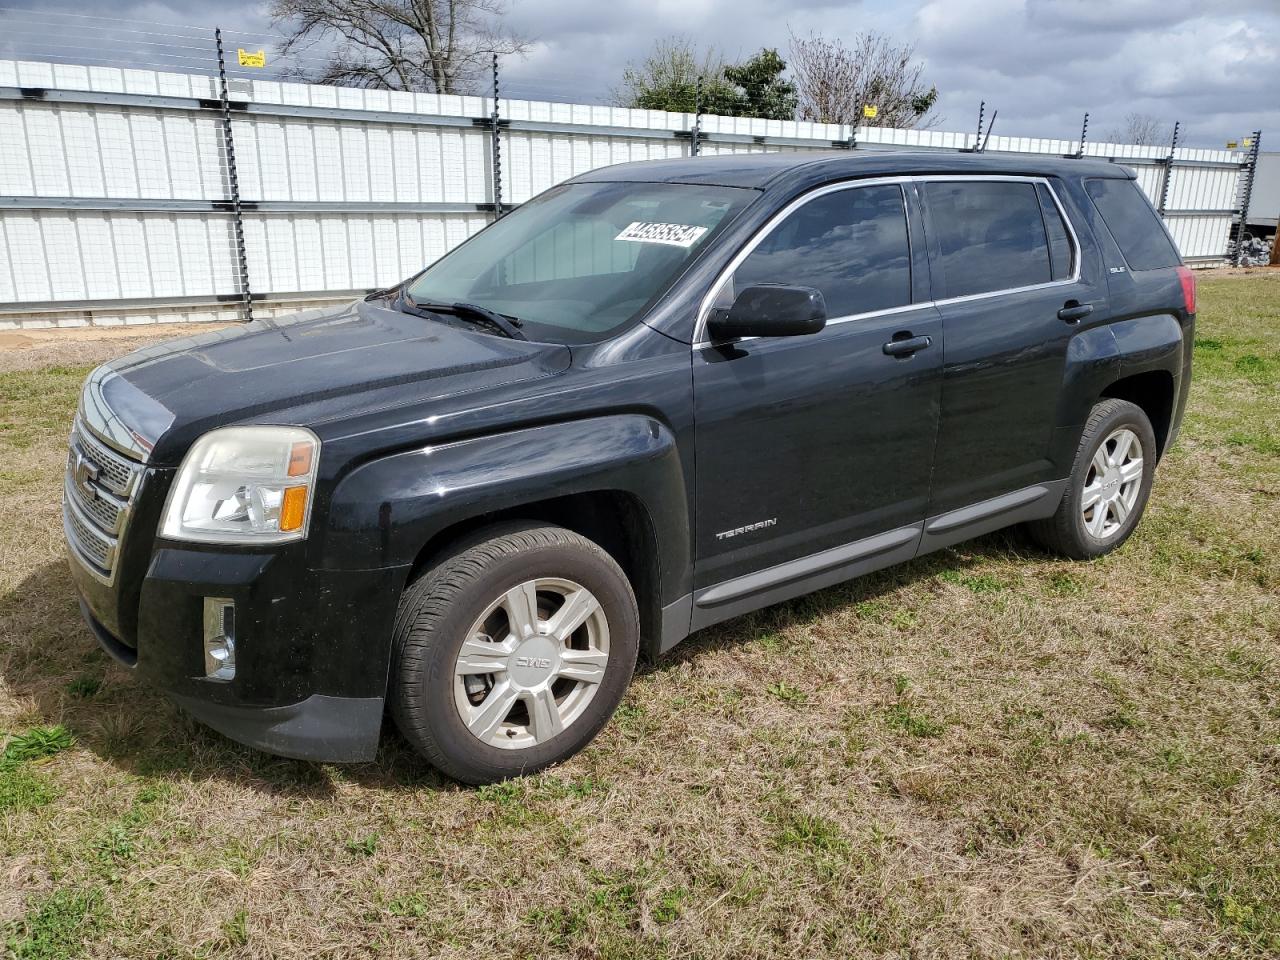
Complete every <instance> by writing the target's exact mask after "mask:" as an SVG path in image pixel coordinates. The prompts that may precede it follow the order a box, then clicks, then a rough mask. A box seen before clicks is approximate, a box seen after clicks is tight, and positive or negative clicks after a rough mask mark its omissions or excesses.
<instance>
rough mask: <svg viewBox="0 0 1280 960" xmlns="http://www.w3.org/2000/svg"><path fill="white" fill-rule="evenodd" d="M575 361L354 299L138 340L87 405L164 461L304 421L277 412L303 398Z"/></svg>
mask: <svg viewBox="0 0 1280 960" xmlns="http://www.w3.org/2000/svg"><path fill="white" fill-rule="evenodd" d="M569 361H570V352H569V348H568V347H565V346H561V345H556V344H543V343H531V342H526V341H522V340H509V339H506V338H503V337H499V336H491V335H489V334H486V333H482V332H479V331H471V330H468V329H464V328H460V327H455V326H452V325H450V324H446V323H443V322H439V321H435V320H430V319H425V318H422V317H417V316H412V315H410V314H405V313H401V312H399V311H398V310H391V309H388V308H387V307H385V306H383V305H381V304H379V303H372V302H370V303H367V302H364V301H357V302H355V303H352V304H349V305H347V306H344V307H340V308H336V309H331V310H316V311H308V312H305V313H298V314H294V315H291V316H287V317H280V318H272V319H269V320H257V321H254V322H252V323H246V324H243V325H240V326H236V327H229V328H226V329H222V330H216V331H211V332H207V333H203V334H200V335H197V336H193V337H187V338H184V339H180V340H174V341H169V342H166V343H163V344H157V345H155V346H151V347H145V348H143V349H141V350H137V351H135V352H133V353H130V354H127V355H126V356H124V357H121V358H120V359H118V360H113V361H111V362H110V363H108V364H105V365H104V366H102V367H99V368H98V369H97V370H95V371H94V372H93V373H92V374H91V375H90V377H89V379H88V381H87V382H86V384H85V389H84V393H83V395H82V397H81V408H82V410H83V411H84V413H85V416H86V420H87V421H88V422H89V424H90V426H92V427H93V428H94V429H95V430H97V431H98V432H99V433H101V434H103V435H104V437H105V439H107V440H109V441H110V442H111V443H113V444H114V445H115V446H117V447H119V448H120V449H123V450H125V451H127V452H130V453H132V454H134V455H135V456H138V457H139V458H141V459H143V460H147V461H149V462H151V463H155V464H158V465H164V464H166V463H170V462H173V463H176V461H177V460H178V459H180V458H181V456H182V454H183V453H184V452H185V450H186V448H187V446H189V445H190V443H191V441H192V440H194V439H195V437H196V436H198V435H199V434H201V433H203V432H204V431H206V430H209V429H212V428H214V427H218V426H224V425H227V424H231V423H241V422H245V421H258V422H263V423H270V422H277V423H279V422H299V423H302V425H307V424H306V422H305V420H298V419H290V418H288V417H284V416H278V417H276V418H275V419H273V416H272V415H273V414H277V415H280V414H283V413H284V412H285V411H289V410H293V411H294V412H297V411H296V408H300V407H305V408H306V410H307V414H308V418H309V419H325V418H328V417H332V416H334V415H335V414H340V413H349V414H355V413H359V412H361V411H362V410H363V409H365V408H366V407H367V406H369V405H370V404H378V405H381V404H385V403H387V402H389V401H388V395H389V393H390V394H396V393H405V394H407V393H411V394H412V396H413V397H414V398H415V399H416V400H419V401H421V400H429V399H431V398H432V397H441V396H448V395H450V394H455V393H461V392H469V391H474V390H482V389H484V388H486V387H493V386H499V385H504V384H510V383H512V382H516V381H520V380H528V379H533V378H539V377H547V376H552V375H554V374H556V373H559V372H560V371H562V370H564V369H565V368H566V367H567V366H568V365H569ZM396 388H400V390H398V391H397V389H396ZM375 397H376V398H377V399H374V398H375ZM326 401H328V402H327V403H326Z"/></svg>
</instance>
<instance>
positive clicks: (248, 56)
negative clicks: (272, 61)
mask: <svg viewBox="0 0 1280 960" xmlns="http://www.w3.org/2000/svg"><path fill="white" fill-rule="evenodd" d="M238 52H239V54H240V66H242V67H265V66H266V65H267V51H266V50H258V51H256V52H255V51H253V50H244V49H240V50H239V51H238Z"/></svg>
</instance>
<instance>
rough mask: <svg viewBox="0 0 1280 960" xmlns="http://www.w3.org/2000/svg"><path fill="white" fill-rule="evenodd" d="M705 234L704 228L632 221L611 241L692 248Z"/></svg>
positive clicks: (682, 224) (680, 224) (679, 224)
mask: <svg viewBox="0 0 1280 960" xmlns="http://www.w3.org/2000/svg"><path fill="white" fill-rule="evenodd" d="M706 232H707V228H706V227H694V226H690V225H689V224H687V223H645V222H644V221H643V220H634V221H632V222H631V224H630V225H629V226H627V228H626V229H625V230H623V231H622V232H621V233H620V234H618V235H617V236H616V237H614V238H613V239H615V240H630V241H631V242H632V243H665V244H667V245H668V246H672V247H692V246H693V245H694V244H695V243H697V242H698V241H699V240H700V239H702V235H703V234H704V233H706Z"/></svg>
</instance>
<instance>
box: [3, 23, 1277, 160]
mask: <svg viewBox="0 0 1280 960" xmlns="http://www.w3.org/2000/svg"><path fill="white" fill-rule="evenodd" d="M0 4H2V5H3V6H4V7H6V8H8V9H10V10H13V9H14V8H16V7H20V6H23V7H25V8H26V9H25V11H20V12H15V13H11V14H9V16H8V19H9V21H10V24H11V26H10V28H9V29H6V17H5V15H4V13H3V12H0V50H6V49H7V51H8V52H7V54H6V55H13V54H14V53H24V52H25V53H28V54H29V55H31V56H32V58H33V59H35V58H40V54H41V53H42V51H47V50H48V49H49V48H48V46H47V45H48V44H51V43H54V42H62V43H64V44H75V43H77V42H79V43H86V42H88V41H86V40H81V39H78V38H79V36H80V33H81V31H83V30H84V29H85V28H87V27H90V26H91V27H93V31H92V33H93V34H96V36H97V38H98V39H100V38H101V37H102V36H111V35H113V34H111V33H110V31H107V30H104V29H103V27H104V26H107V25H104V24H103V23H101V22H99V21H88V20H76V19H75V18H74V16H71V15H75V14H80V15H84V14H93V15H97V16H102V17H113V18H120V19H121V20H122V21H125V22H127V25H128V26H131V27H132V28H133V29H136V30H143V29H147V30H151V29H154V30H159V29H160V28H157V27H142V26H139V25H145V24H150V23H165V24H206V23H209V22H210V19H211V15H210V13H209V10H210V7H209V5H207V4H204V3H198V2H196V0H147V2H137V0H81V2H78V3H67V2H65V0H56V2H54V3H47V2H45V3H26V4H24V3H23V2H22V0H0ZM42 17H43V18H46V19H48V20H49V21H50V23H51V25H52V24H54V23H55V21H56V25H55V26H54V28H53V29H52V30H47V31H40V30H38V29H36V28H35V26H34V24H35V23H36V22H37V21H39V20H40V19H41V18H42ZM216 18H217V20H218V21H219V22H220V24H221V25H222V26H223V27H224V29H225V28H230V29H233V30H236V31H243V32H244V33H243V41H244V42H248V43H251V42H252V38H253V37H255V36H264V37H266V38H267V41H268V44H269V40H270V35H269V34H268V33H267V28H268V24H269V19H268V17H267V16H266V13H265V5H264V4H262V3H257V2H251V0H226V2H224V3H221V4H219V5H218V7H217V13H216ZM507 21H508V24H509V25H510V27H511V28H512V29H514V30H516V31H518V32H520V33H523V34H525V35H526V36H529V37H531V38H532V39H533V40H534V41H535V43H534V45H533V47H532V49H531V51H530V53H529V55H528V56H527V57H526V58H525V59H524V60H523V61H520V62H515V63H511V64H508V65H507V68H506V69H505V73H504V76H505V78H506V83H507V90H509V91H510V92H511V94H512V95H513V96H525V97H535V96H538V97H545V98H547V99H557V100H586V101H601V100H603V99H605V98H606V97H607V96H608V92H609V90H610V89H611V88H612V87H613V86H614V85H615V84H616V83H617V81H618V78H619V75H620V74H621V71H622V68H623V66H624V65H625V64H626V62H627V61H628V60H633V59H637V58H639V57H642V56H643V55H644V53H645V52H646V51H647V50H648V49H649V48H650V47H651V46H652V44H653V42H654V41H655V40H656V39H658V38H660V37H664V36H669V35H672V34H680V35H684V36H687V37H689V38H691V39H693V40H695V41H696V42H697V43H699V44H702V45H708V44H710V45H714V46H715V47H717V48H718V49H719V50H720V51H721V52H722V53H724V54H725V55H727V56H728V57H729V58H731V59H732V58H738V57H743V56H749V55H750V54H752V53H754V52H755V51H756V50H758V49H759V48H760V47H761V46H777V47H781V48H783V55H784V56H785V55H786V52H785V47H786V42H787V35H788V29H790V30H791V31H793V32H795V33H797V34H801V35H803V34H807V33H809V32H810V31H815V32H819V33H823V34H825V35H826V36H828V37H841V36H843V37H852V36H853V35H854V34H856V33H857V32H858V31H860V30H867V29H872V30H878V31H881V32H883V33H886V34H889V35H890V36H892V37H893V38H895V39H897V40H900V41H904V42H912V43H915V44H916V49H917V54H918V56H919V57H920V58H921V59H922V60H923V61H924V63H925V64H926V79H927V81H928V82H931V83H934V84H936V85H937V87H938V89H939V91H940V94H941V98H940V101H939V105H938V108H937V111H936V112H937V113H938V114H939V115H940V116H941V117H942V119H943V122H942V123H941V125H940V126H941V128H942V129H958V130H969V129H972V128H973V126H974V124H975V120H976V117H975V115H976V111H977V105H978V101H979V100H983V99H985V100H986V101H987V104H988V111H990V110H991V109H993V108H994V109H998V110H999V112H1000V115H999V119H998V121H997V126H996V130H997V132H1000V133H1005V134H1017V135H1025V136H1053V137H1062V138H1066V139H1070V138H1074V137H1076V136H1077V135H1078V131H1079V128H1080V118H1081V115H1082V114H1083V113H1084V111H1086V110H1088V111H1089V112H1090V114H1091V119H1090V136H1091V138H1093V139H1100V138H1101V137H1102V136H1103V135H1104V134H1105V133H1106V132H1107V131H1109V130H1111V129H1113V128H1117V127H1119V126H1121V125H1122V123H1123V120H1124V117H1125V115H1126V114H1127V113H1130V112H1139V113H1145V114H1150V115H1152V116H1155V117H1158V118H1160V119H1162V120H1164V121H1167V122H1169V123H1172V121H1173V120H1175V119H1176V120H1181V121H1182V124H1183V130H1184V132H1185V139H1184V142H1185V143H1187V144H1188V145H1201V146H1221V145H1223V144H1224V143H1225V141H1226V140H1228V139H1234V138H1236V137H1238V136H1240V135H1242V134H1244V133H1245V132H1247V131H1250V130H1253V129H1255V128H1258V127H1261V128H1262V129H1263V131H1264V146H1266V145H1268V143H1269V144H1271V145H1273V147H1277V148H1280V2H1278V0H897V2H894V0H608V2H601V0H513V2H512V4H511V8H510V11H509V13H508V15H507ZM67 24H70V25H71V27H76V29H71V28H70V27H67V26H66V25H67ZM114 35H115V36H120V37H121V43H122V44H123V43H125V42H127V40H128V36H127V35H124V34H114ZM55 36H56V37H58V38H62V39H61V40H60V41H55V39H52V38H53V37H55ZM86 36H88V34H87V33H86ZM137 36H138V38H139V39H142V38H143V36H144V35H143V34H142V33H139V34H137ZM235 38H236V39H237V40H240V39H242V35H241V34H240V33H237V34H236V35H235ZM93 44H94V46H95V47H96V48H97V49H96V50H93V51H90V50H88V49H86V51H85V55H86V57H89V56H91V55H93V56H102V55H103V54H102V53H101V52H100V51H101V49H102V47H101V46H100V45H99V43H98V42H97V40H94V41H93ZM504 92H505V91H504ZM1267 133H1270V134H1271V136H1270V137H1266V136H1265V134H1267Z"/></svg>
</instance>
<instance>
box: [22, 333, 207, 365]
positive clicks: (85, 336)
mask: <svg viewBox="0 0 1280 960" xmlns="http://www.w3.org/2000/svg"><path fill="white" fill-rule="evenodd" d="M227 326H232V324H226V323H201V324H193V323H164V324H156V325H154V326H144V327H74V328H70V329H67V328H63V329H53V330H21V331H5V332H3V333H0V373H10V372H13V371H15V370H39V369H41V368H44V367H82V366H87V365H89V364H96V363H103V362H105V361H107V360H110V359H112V358H113V357H118V356H121V355H122V354H126V353H129V352H130V351H131V350H137V349H138V348H139V347H145V346H146V345H147V344H149V343H156V342H157V341H160V340H171V339H173V338H175V337H190V336H194V335H195V334H198V333H205V332H206V331H209V330H220V329H222V328H223V327H227Z"/></svg>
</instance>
